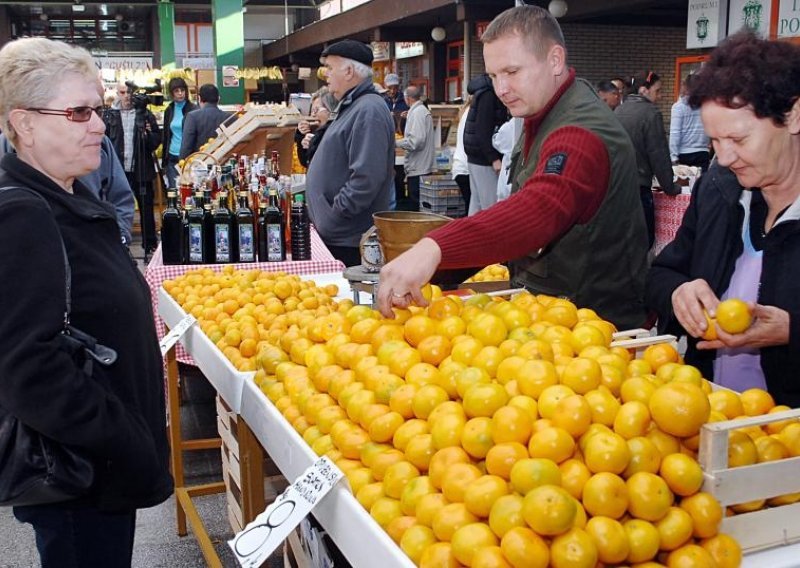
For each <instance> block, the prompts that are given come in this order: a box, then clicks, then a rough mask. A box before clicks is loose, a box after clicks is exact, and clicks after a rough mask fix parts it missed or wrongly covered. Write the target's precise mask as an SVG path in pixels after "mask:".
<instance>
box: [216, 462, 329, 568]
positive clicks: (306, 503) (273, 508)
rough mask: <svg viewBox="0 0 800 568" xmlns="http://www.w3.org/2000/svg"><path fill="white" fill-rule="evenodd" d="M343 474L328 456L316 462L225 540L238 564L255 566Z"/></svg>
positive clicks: (248, 567)
mask: <svg viewBox="0 0 800 568" xmlns="http://www.w3.org/2000/svg"><path fill="white" fill-rule="evenodd" d="M343 476H344V474H343V473H342V471H341V470H340V469H339V468H338V467H336V466H335V465H334V463H333V462H332V461H331V460H330V459H329V458H327V457H325V456H323V457H321V458H319V459H318V460H317V461H315V462H314V463H313V464H311V466H310V467H309V468H308V469H306V470H305V471H304V472H303V473H302V475H300V477H298V478H297V479H296V480H295V481H294V482H293V483H292V484H291V485H290V486H289V487H287V488H286V491H284V492H283V493H281V494H280V495H279V496H278V498H277V499H275V501H273V502H272V504H271V505H269V506H268V507H267V508H266V509H265V510H264V512H263V513H261V514H260V515H258V516H257V517H256V518H255V520H253V522H252V523H250V524H248V525H247V526H246V527H245V528H244V530H242V532H240V533H239V534H237V535H236V536H235V537H233V539H232V540H229V541H228V546H230V547H231V549H232V550H233V553H234V554H235V555H236V559H237V560H238V561H239V564H241V565H242V566H244V568H258V567H259V566H261V565H262V564H263V563H264V562H265V561H266V560H267V558H269V556H270V555H271V554H272V553H273V551H274V550H275V549H276V548H278V545H280V544H281V543H282V542H283V541H284V540H286V537H287V536H289V533H290V532H292V531H293V530H294V529H295V527H296V526H297V525H299V524H300V522H301V521H302V520H303V519H304V518H305V517H306V516H307V515H308V514H309V513H310V512H311V510H312V509H313V508H314V506H315V505H316V504H317V503H319V502H320V500H321V499H322V498H323V497H324V496H325V495H326V494H327V493H328V491H330V490H331V489H332V488H333V486H334V485H336V483H337V482H338V481H339V480H340V479H341V478H342V477H343Z"/></svg>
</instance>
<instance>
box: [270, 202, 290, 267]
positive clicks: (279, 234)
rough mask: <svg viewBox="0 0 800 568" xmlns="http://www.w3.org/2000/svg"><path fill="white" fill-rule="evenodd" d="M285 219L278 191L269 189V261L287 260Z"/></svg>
mask: <svg viewBox="0 0 800 568" xmlns="http://www.w3.org/2000/svg"><path fill="white" fill-rule="evenodd" d="M283 225H284V221H283V215H282V214H281V207H280V204H279V203H278V192H277V191H275V189H274V188H273V189H270V190H269V202H268V203H267V211H266V220H265V226H266V241H267V262H280V261H283V260H286V240H285V239H284V231H283V229H284V226H283Z"/></svg>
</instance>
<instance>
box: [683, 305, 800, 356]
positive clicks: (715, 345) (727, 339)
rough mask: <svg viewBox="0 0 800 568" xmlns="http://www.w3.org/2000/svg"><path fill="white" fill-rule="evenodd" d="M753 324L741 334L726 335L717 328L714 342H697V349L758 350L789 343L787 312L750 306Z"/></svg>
mask: <svg viewBox="0 0 800 568" xmlns="http://www.w3.org/2000/svg"><path fill="white" fill-rule="evenodd" d="M752 314H753V323H752V325H751V326H750V327H748V328H747V329H746V330H744V331H743V332H742V333H737V334H730V333H726V332H725V331H723V330H722V329H720V328H719V326H717V339H716V340H715V341H699V342H698V343H697V348H698V349H719V348H721V347H749V348H753V349H760V348H762V347H771V346H773V345H786V344H787V343H789V320H790V317H789V312H787V311H786V310H782V309H780V308H776V307H775V306H762V305H761V304H755V305H754V306H752Z"/></svg>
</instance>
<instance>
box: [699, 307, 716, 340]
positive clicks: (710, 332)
mask: <svg viewBox="0 0 800 568" xmlns="http://www.w3.org/2000/svg"><path fill="white" fill-rule="evenodd" d="M703 315H704V316H706V331H705V333H703V335H702V336H701V337H702V338H703V339H705V340H706V341H714V340H715V339H717V326H716V323H717V320H716V319H715V318H712V317H711V316H710V315H708V312H707V311H705V310H703Z"/></svg>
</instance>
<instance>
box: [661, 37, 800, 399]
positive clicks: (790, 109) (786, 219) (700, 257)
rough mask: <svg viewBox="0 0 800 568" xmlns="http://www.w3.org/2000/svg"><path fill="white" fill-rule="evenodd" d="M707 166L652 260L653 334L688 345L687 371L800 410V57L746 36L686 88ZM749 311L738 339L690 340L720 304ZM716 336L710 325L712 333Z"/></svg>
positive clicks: (716, 55) (799, 50)
mask: <svg viewBox="0 0 800 568" xmlns="http://www.w3.org/2000/svg"><path fill="white" fill-rule="evenodd" d="M689 104H690V105H692V106H700V109H701V116H702V119H703V124H704V125H705V128H706V132H707V133H708V135H709V136H710V137H711V140H712V143H713V145H714V150H715V152H716V162H715V163H714V164H712V166H711V168H710V169H709V171H708V173H707V174H705V175H703V177H702V178H701V181H700V183H699V187H697V188H695V190H694V191H693V192H692V199H691V202H690V204H689V208H688V209H687V211H686V214H685V216H684V218H683V223H682V225H681V227H680V229H678V233H677V235H676V237H675V240H674V241H673V242H672V243H671V244H670V245H668V246H667V247H666V248H665V249H664V250H663V251H662V253H661V254H660V255H659V256H658V257H657V258H656V260H655V262H654V264H653V267H652V269H651V271H650V274H649V277H648V283H647V301H648V304H649V305H650V306H652V307H653V308H654V309H655V310H656V311H657V312H658V314H659V328H660V329H661V330H663V331H670V332H672V333H676V334H683V333H684V332H685V333H688V334H689V336H690V341H689V348H688V351H687V353H686V361H687V362H690V363H692V364H693V365H696V366H697V367H699V368H700V370H701V371H702V372H703V375H704V376H705V377H707V378H712V377H713V378H714V381H715V382H717V383H720V384H722V385H725V386H728V387H730V388H733V389H735V390H744V389H747V388H751V387H761V388H767V390H769V392H770V393H771V394H772V395H773V397H774V398H775V400H776V402H777V403H778V404H787V405H789V406H791V407H797V406H800V381H798V380H797V369H798V368H800V279H799V278H798V271H799V270H800V199H798V197H800V185H798V183H797V180H798V172H799V171H800V47H798V46H796V45H793V44H790V43H786V42H782V41H765V40H762V39H759V38H757V37H755V36H754V35H751V34H747V33H743V34H737V35H735V36H732V37H731V38H729V39H727V40H726V41H725V42H724V43H723V44H722V45H720V47H718V48H717V49H716V50H715V51H714V52H713V53H712V54H711V58H710V60H709V61H708V62H707V63H706V64H705V65H704V66H703V68H702V69H701V70H700V72H699V73H698V75H697V78H696V79H695V82H694V84H693V85H692V88H691V92H690V96H689ZM733 297H735V298H739V299H742V300H745V301H746V302H749V303H751V307H752V315H753V316H754V318H755V319H754V323H753V324H752V326H751V327H750V328H749V329H747V330H746V331H744V332H743V333H741V334H737V335H730V334H727V333H725V332H724V331H722V330H720V329H717V334H718V336H719V339H718V340H716V341H698V340H697V338H699V337H701V336H702V335H704V333H705V331H706V329H707V327H708V325H707V323H706V318H705V315H704V314H703V310H704V309H705V310H707V311H708V312H709V313H710V314H711V315H712V316H713V315H714V314H715V310H716V307H717V305H718V304H719V302H720V300H723V299H727V298H733ZM716 327H717V328H718V327H719V326H716Z"/></svg>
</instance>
